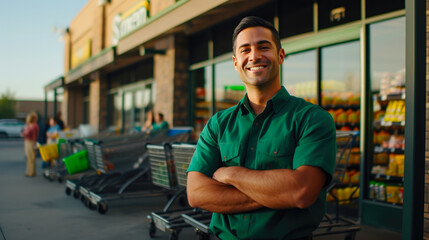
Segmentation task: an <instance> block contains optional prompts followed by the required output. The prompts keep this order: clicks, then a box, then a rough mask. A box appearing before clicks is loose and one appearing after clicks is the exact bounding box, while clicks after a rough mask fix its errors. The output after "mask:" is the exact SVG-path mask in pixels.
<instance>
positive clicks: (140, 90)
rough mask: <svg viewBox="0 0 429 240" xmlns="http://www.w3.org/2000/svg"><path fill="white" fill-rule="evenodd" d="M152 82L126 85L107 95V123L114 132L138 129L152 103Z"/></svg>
mask: <svg viewBox="0 0 429 240" xmlns="http://www.w3.org/2000/svg"><path fill="white" fill-rule="evenodd" d="M152 100H153V96H152V83H144V84H137V85H131V86H126V87H123V88H120V89H117V90H115V91H113V92H112V93H111V94H109V96H108V105H109V121H108V122H109V124H110V128H111V130H114V131H115V132H131V131H140V130H141V126H143V124H144V122H145V120H146V119H145V115H146V111H147V110H148V109H149V108H150V107H151V105H152Z"/></svg>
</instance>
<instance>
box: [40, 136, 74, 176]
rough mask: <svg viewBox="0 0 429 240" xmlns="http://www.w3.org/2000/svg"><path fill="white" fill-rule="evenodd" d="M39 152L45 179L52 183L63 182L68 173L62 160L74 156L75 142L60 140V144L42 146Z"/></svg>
mask: <svg viewBox="0 0 429 240" xmlns="http://www.w3.org/2000/svg"><path fill="white" fill-rule="evenodd" d="M39 151H40V155H41V157H42V160H43V164H42V168H43V177H44V178H46V179H48V180H49V181H51V182H52V181H54V180H58V182H62V180H63V177H62V176H63V174H64V172H66V171H67V170H66V166H65V165H64V163H63V161H62V159H63V158H65V157H67V156H69V155H71V154H73V141H68V140H65V139H58V143H54V144H48V145H40V146H39Z"/></svg>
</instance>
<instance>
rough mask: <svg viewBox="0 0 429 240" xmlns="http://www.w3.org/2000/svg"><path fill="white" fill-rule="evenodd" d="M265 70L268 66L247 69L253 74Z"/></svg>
mask: <svg viewBox="0 0 429 240" xmlns="http://www.w3.org/2000/svg"><path fill="white" fill-rule="evenodd" d="M265 68H267V65H257V66H251V67H247V68H246V69H247V70H248V71H251V72H257V71H261V70H264V69H265Z"/></svg>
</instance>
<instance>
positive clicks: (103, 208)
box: [97, 202, 109, 214]
mask: <svg viewBox="0 0 429 240" xmlns="http://www.w3.org/2000/svg"><path fill="white" fill-rule="evenodd" d="M97 209H98V213H100V214H106V213H107V211H108V210H109V207H108V206H107V203H105V202H100V203H98V206H97Z"/></svg>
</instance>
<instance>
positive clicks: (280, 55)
mask: <svg viewBox="0 0 429 240" xmlns="http://www.w3.org/2000/svg"><path fill="white" fill-rule="evenodd" d="M285 56H286V53H285V50H284V49H283V48H280V51H279V63H280V64H283V61H284V60H285Z"/></svg>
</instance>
